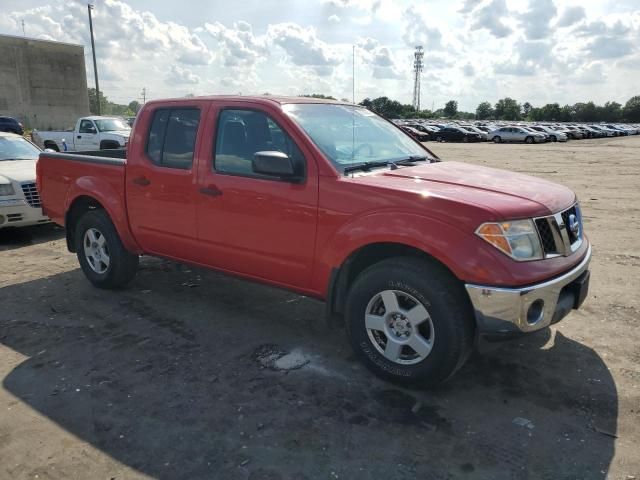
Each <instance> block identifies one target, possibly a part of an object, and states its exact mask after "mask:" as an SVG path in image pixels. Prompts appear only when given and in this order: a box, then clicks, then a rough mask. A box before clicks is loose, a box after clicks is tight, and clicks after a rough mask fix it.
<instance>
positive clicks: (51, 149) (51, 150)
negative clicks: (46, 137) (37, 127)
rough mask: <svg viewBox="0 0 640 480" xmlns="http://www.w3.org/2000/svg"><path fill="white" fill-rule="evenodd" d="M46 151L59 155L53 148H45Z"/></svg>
mask: <svg viewBox="0 0 640 480" xmlns="http://www.w3.org/2000/svg"><path fill="white" fill-rule="evenodd" d="M44 151H45V152H47V153H57V152H56V151H55V150H54V149H53V148H45V149H44Z"/></svg>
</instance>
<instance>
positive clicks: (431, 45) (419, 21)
mask: <svg viewBox="0 0 640 480" xmlns="http://www.w3.org/2000/svg"><path fill="white" fill-rule="evenodd" d="M402 17H403V19H404V21H405V24H406V28H405V32H404V35H403V36H402V39H403V40H404V41H405V43H406V44H407V46H409V47H412V48H413V47H415V46H417V45H422V46H423V47H424V48H425V49H428V50H438V49H440V48H442V33H441V32H440V30H439V29H438V28H437V27H433V26H431V24H430V23H427V21H426V20H425V18H424V17H423V16H422V14H421V13H420V12H419V11H418V9H417V8H416V7H415V6H414V5H411V6H410V7H409V8H407V9H406V10H405V11H404V12H403V14H402Z"/></svg>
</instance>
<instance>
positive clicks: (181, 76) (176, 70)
mask: <svg viewBox="0 0 640 480" xmlns="http://www.w3.org/2000/svg"><path fill="white" fill-rule="evenodd" d="M165 81H166V83H168V84H169V85H195V84H197V83H200V77H198V76H197V75H195V74H194V73H193V72H192V71H191V70H189V69H188V68H182V67H179V66H178V65H173V66H172V67H171V69H170V70H169V72H168V73H167V76H166V77H165Z"/></svg>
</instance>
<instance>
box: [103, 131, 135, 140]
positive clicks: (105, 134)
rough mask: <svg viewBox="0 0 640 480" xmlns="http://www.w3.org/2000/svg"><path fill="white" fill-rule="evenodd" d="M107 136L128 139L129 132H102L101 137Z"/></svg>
mask: <svg viewBox="0 0 640 480" xmlns="http://www.w3.org/2000/svg"><path fill="white" fill-rule="evenodd" d="M108 135H113V136H116V137H124V138H129V136H130V135H131V130H115V131H113V132H102V136H103V137H105V136H108Z"/></svg>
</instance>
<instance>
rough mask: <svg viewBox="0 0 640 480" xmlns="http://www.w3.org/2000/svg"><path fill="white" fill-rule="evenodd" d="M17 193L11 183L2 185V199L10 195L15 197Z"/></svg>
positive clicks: (0, 188) (0, 186)
mask: <svg viewBox="0 0 640 480" xmlns="http://www.w3.org/2000/svg"><path fill="white" fill-rule="evenodd" d="M15 194H16V192H15V190H14V189H13V185H11V184H10V183H3V184H0V197H6V196H8V195H15Z"/></svg>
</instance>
